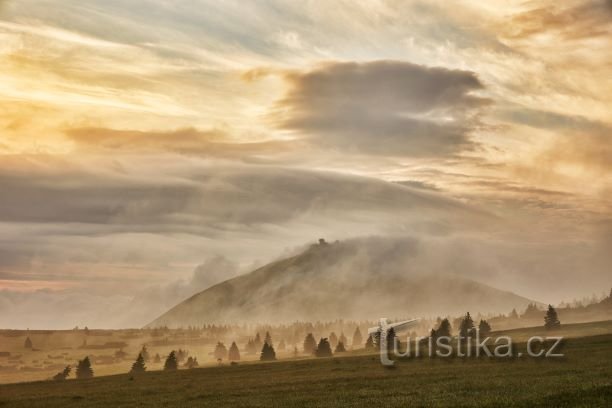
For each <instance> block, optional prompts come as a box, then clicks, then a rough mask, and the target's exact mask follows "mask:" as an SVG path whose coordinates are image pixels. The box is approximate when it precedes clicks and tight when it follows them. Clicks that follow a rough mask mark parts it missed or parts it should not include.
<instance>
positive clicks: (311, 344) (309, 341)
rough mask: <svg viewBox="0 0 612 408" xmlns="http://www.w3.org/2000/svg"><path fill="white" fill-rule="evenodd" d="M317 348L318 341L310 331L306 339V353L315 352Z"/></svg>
mask: <svg viewBox="0 0 612 408" xmlns="http://www.w3.org/2000/svg"><path fill="white" fill-rule="evenodd" d="M316 349H317V341H316V340H315V338H314V336H313V335H312V333H308V335H307V336H306V338H305V339H304V353H305V354H313V353H314V352H315V351H316Z"/></svg>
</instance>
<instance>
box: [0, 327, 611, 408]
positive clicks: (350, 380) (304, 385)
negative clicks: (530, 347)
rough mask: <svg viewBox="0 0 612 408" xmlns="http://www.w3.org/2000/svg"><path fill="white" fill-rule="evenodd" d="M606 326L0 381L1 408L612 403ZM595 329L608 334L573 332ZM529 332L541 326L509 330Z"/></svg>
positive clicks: (608, 339)
mask: <svg viewBox="0 0 612 408" xmlns="http://www.w3.org/2000/svg"><path fill="white" fill-rule="evenodd" d="M610 328H612V322H604V323H588V324H583V325H570V326H568V327H566V328H564V329H563V330H562V331H561V332H560V333H555V334H560V335H563V333H564V332H567V333H571V334H570V335H569V337H570V338H569V339H568V340H567V341H566V343H565V346H564V348H563V352H564V353H565V357H564V358H559V359H533V358H529V357H522V358H514V359H504V360H494V359H460V358H454V359H428V358H421V359H416V360H415V359H410V360H402V361H398V362H397V364H396V366H395V368H385V367H383V366H382V365H381V364H380V362H379V360H378V357H377V356H375V355H350V354H349V355H347V356H345V357H338V358H336V357H335V358H327V359H303V360H293V361H291V360H288V361H278V362H272V363H241V364H238V365H236V366H221V367H208V368H201V369H193V370H180V371H177V372H171V373H165V372H147V373H145V374H144V375H142V376H139V377H137V378H130V376H129V375H115V376H108V377H100V378H94V379H91V380H68V381H66V382H63V383H54V382H35V383H23V384H11V385H2V386H0V407H28V408H33V407H73V406H74V407H139V406H147V407H168V406H176V407H190V406H195V407H198V406H213V405H217V406H229V407H258V406H261V407H275V406H278V407H304V406H309V407H336V406H369V407H371V406H373V404H376V405H383V404H384V406H398V407H400V406H401V407H405V406H455V407H461V406H482V407H489V406H490V407H494V406H495V407H498V406H508V407H534V406H550V407H576V406H579V407H599V406H601V407H603V406H610V404H611V403H612V334H610V333H611V332H610ZM601 331H605V332H607V333H608V334H595V335H587V336H585V337H576V335H577V334H579V333H593V332H595V333H599V332H601ZM506 334H509V333H506ZM532 334H533V335H536V334H544V335H546V334H547V333H546V332H543V331H542V330H541V329H537V328H534V329H523V330H522V331H521V330H516V331H513V333H512V335H513V337H514V336H517V337H521V336H526V335H532ZM572 334H573V336H572ZM522 348H523V346H521V345H519V349H522Z"/></svg>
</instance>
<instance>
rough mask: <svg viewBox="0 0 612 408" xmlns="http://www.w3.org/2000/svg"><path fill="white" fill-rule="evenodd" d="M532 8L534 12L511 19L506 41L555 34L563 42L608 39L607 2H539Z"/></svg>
mask: <svg viewBox="0 0 612 408" xmlns="http://www.w3.org/2000/svg"><path fill="white" fill-rule="evenodd" d="M535 4H536V5H537V6H536V7H535V8H533V9H531V10H528V11H526V12H523V13H520V14H518V15H516V16H514V17H513V18H512V28H511V29H510V30H509V31H510V32H509V36H510V37H512V38H525V37H530V36H535V35H539V34H542V33H545V32H553V33H556V34H558V35H559V36H560V37H561V38H563V39H565V40H572V39H582V38H593V37H606V36H609V35H610V30H611V29H612V25H611V24H610V18H612V1H610V0H570V1H564V2H550V1H540V2H535Z"/></svg>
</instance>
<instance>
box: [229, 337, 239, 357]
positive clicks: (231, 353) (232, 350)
mask: <svg viewBox="0 0 612 408" xmlns="http://www.w3.org/2000/svg"><path fill="white" fill-rule="evenodd" d="M228 359H229V360H230V361H240V350H238V346H237V345H236V342H235V341H234V342H232V345H231V346H230V348H229V353H228Z"/></svg>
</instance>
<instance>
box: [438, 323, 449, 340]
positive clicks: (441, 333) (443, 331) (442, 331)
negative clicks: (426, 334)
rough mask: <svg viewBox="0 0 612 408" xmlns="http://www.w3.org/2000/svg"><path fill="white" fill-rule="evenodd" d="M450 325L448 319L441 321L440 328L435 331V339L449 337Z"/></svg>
mask: <svg viewBox="0 0 612 408" xmlns="http://www.w3.org/2000/svg"><path fill="white" fill-rule="evenodd" d="M450 336H451V324H450V322H449V321H448V319H442V321H441V322H440V326H439V327H438V328H437V329H436V337H450Z"/></svg>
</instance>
